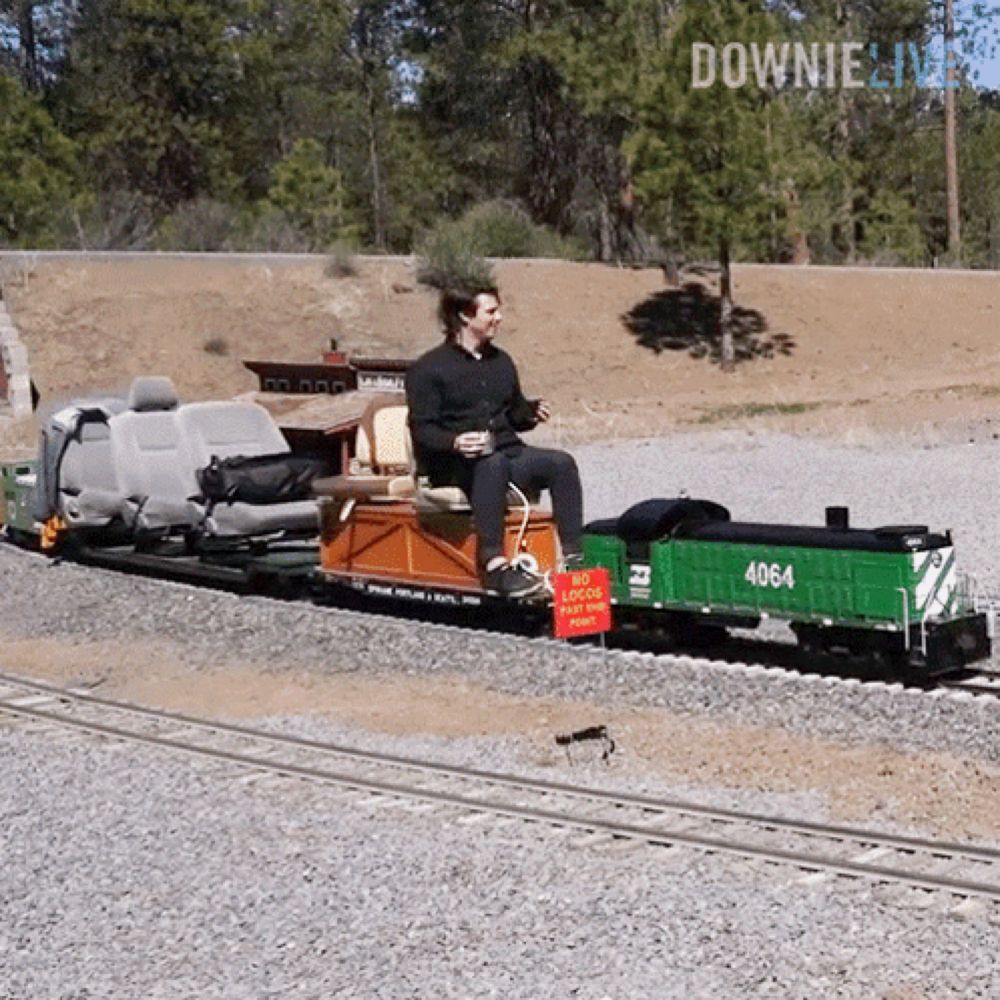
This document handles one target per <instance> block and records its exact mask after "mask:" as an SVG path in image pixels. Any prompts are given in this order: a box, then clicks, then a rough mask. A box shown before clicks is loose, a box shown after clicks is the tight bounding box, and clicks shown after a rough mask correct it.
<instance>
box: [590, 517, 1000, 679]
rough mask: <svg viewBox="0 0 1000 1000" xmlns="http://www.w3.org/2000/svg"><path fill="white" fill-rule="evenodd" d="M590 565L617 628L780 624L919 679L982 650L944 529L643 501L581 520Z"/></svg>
mask: <svg viewBox="0 0 1000 1000" xmlns="http://www.w3.org/2000/svg"><path fill="white" fill-rule="evenodd" d="M584 554H585V560H586V563H587V565H588V566H601V567H604V568H606V569H607V570H608V571H609V574H610V577H611V586H612V600H613V603H614V604H615V605H617V607H616V614H615V617H616V621H617V622H618V623H619V624H625V623H629V622H631V623H632V624H634V625H637V626H639V627H640V628H643V629H646V630H661V631H666V632H668V633H669V632H673V633H676V634H677V636H678V638H679V639H680V640H681V641H684V640H685V639H688V640H689V639H690V638H691V637H692V636H696V635H697V634H699V633H701V634H703V635H704V634H705V633H706V632H707V633H708V634H711V631H712V628H713V627H715V628H716V629H718V628H719V627H725V626H744V627H755V626H757V625H759V623H760V621H761V620H762V619H765V618H773V619H780V620H784V621H787V622H789V623H790V625H791V627H792V629H793V631H794V632H795V634H796V636H797V638H798V641H799V643H800V644H801V645H802V646H803V647H805V648H807V649H813V650H824V651H837V650H845V651H848V652H852V653H859V654H871V653H877V654H880V655H882V656H884V657H885V658H886V659H888V660H890V661H891V662H894V663H896V664H898V665H899V666H902V667H906V668H907V669H909V670H911V671H912V670H917V671H922V672H925V673H927V674H928V675H932V674H937V673H941V672H944V671H948V670H954V669H955V668H956V667H958V666H961V665H963V664H965V663H970V662H973V661H975V660H979V659H982V658H984V657H988V656H989V655H990V640H989V635H988V628H987V621H986V617H985V615H982V614H976V613H975V611H974V610H973V609H972V608H971V607H970V606H969V601H968V600H967V598H966V597H965V596H964V595H963V594H962V592H961V590H960V587H959V585H958V574H957V570H956V566H955V558H954V548H953V546H952V540H951V537H950V535H949V534H943V535H942V534H935V533H932V532H930V531H928V530H927V528H926V527H924V526H923V525H896V526H889V527H884V528H876V529H873V530H859V529H855V528H851V527H849V525H848V517H847V510H846V508H842V507H831V508H828V509H827V523H826V525H825V526H823V527H802V526H794V525H776V524H750V523H739V522H735V521H732V520H730V517H729V512H728V511H727V510H726V509H725V508H724V507H721V506H720V505H718V504H715V503H711V502H709V501H704V500H691V499H687V498H679V499H656V500H646V501H643V502H642V503H639V504H636V505H635V506H633V507H631V508H629V509H628V510H627V511H625V513H624V514H622V515H621V516H620V517H618V518H615V519H612V520H606V521H596V522H592V523H591V524H589V525H587V528H586V533H585V536H584Z"/></svg>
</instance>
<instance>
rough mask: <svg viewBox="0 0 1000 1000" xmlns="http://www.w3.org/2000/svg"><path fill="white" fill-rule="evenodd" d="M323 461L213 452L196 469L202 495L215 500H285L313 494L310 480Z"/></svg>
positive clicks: (265, 501) (282, 501)
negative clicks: (224, 455)
mask: <svg viewBox="0 0 1000 1000" xmlns="http://www.w3.org/2000/svg"><path fill="white" fill-rule="evenodd" d="M322 471H323V463H322V462H320V461H318V460H316V459H312V458H300V457H299V456H297V455H289V454H287V453H286V454H280V455H254V456H252V457H250V458H248V457H247V456H245V455H234V456H233V457H232V458H219V457H218V455H213V456H212V461H211V462H209V463H208V465H207V466H205V468H204V469H199V470H198V485H199V486H200V487H201V492H202V496H204V498H205V499H206V500H210V501H212V502H214V503H251V504H269V503H287V502H288V501H290V500H305V499H307V498H308V497H310V496H311V495H312V481H313V480H314V479H315V478H316V477H317V476H318V475H320V474H321V473H322Z"/></svg>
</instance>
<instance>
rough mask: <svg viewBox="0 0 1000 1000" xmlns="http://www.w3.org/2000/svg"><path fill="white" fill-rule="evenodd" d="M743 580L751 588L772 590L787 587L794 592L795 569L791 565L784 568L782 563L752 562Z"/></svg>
mask: <svg viewBox="0 0 1000 1000" xmlns="http://www.w3.org/2000/svg"><path fill="white" fill-rule="evenodd" d="M743 579H744V580H746V582H747V583H749V584H750V586H751V587H769V588H770V589H772V590H780V589H781V588H782V587H786V588H787V589H788V590H794V589H795V567H794V566H792V564H791V563H789V564H788V565H787V566H782V565H781V564H780V563H767V562H751V563H750V564H749V565H748V566H747V569H746V572H745V573H744V574H743Z"/></svg>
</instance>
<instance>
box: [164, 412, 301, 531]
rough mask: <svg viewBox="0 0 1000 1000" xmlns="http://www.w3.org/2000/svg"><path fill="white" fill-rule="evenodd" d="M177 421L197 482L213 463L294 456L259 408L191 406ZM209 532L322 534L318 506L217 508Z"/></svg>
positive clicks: (296, 503) (230, 505)
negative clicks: (200, 473) (198, 477)
mask: <svg viewBox="0 0 1000 1000" xmlns="http://www.w3.org/2000/svg"><path fill="white" fill-rule="evenodd" d="M176 419H177V423H178V426H179V428H180V431H181V436H182V438H183V439H184V442H185V449H186V452H185V453H186V455H187V457H188V461H189V463H190V465H189V471H190V475H191V477H192V478H194V479H196V478H197V470H199V469H203V468H205V467H206V466H207V465H208V464H209V462H211V461H212V459H213V457H218V458H221V459H224V458H232V457H235V456H237V455H242V456H245V457H247V458H252V457H255V456H259V455H284V454H287V455H291V449H290V448H289V446H288V442H287V441H286V440H285V437H284V435H283V434H282V433H281V431H280V430H279V429H278V426H277V425H276V424H275V422H274V419H273V418H272V417H271V415H270V414H269V413H268V412H267V410H265V409H264V408H263V407H262V406H258V405H257V404H256V403H244V402H237V401H230V402H208V403H188V404H186V405H185V406H182V407H181V408H180V409H179V410H178V411H177V413H176ZM205 530H206V532H207V533H208V534H210V535H216V536H220V537H233V536H243V535H264V534H272V533H275V532H281V531H288V532H294V533H302V532H310V533H311V532H315V531H318V530H319V506H318V504H317V502H316V501H315V500H293V501H288V502H283V503H272V504H248V503H240V502H222V503H216V504H215V505H214V506H212V507H211V508H210V509H209V510H208V512H207V517H206V520H205Z"/></svg>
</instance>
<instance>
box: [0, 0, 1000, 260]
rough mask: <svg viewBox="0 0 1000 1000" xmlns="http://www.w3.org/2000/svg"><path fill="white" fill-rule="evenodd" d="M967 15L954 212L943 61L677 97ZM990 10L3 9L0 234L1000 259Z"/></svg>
mask: <svg viewBox="0 0 1000 1000" xmlns="http://www.w3.org/2000/svg"><path fill="white" fill-rule="evenodd" d="M953 6H954V11H953V14H954V37H955V45H956V48H957V49H958V50H959V52H960V53H961V56H960V60H959V65H958V69H957V71H956V73H955V79H956V83H957V89H956V90H954V91H953V93H954V94H955V111H954V121H955V135H956V141H955V148H956V150H957V151H956V154H955V160H956V163H957V171H956V172H957V180H958V186H957V192H953V193H957V196H958V208H957V218H956V219H953V220H952V223H951V224H949V218H948V214H949V213H948V201H949V199H948V195H949V185H948V183H947V172H946V142H945V132H946V130H945V120H946V115H945V96H944V95H945V91H944V89H943V88H942V86H941V83H942V82H943V79H944V77H943V70H942V68H941V66H940V63H938V65H937V66H936V67H935V73H934V75H933V77H932V81H933V82H932V84H931V85H926V86H920V85H919V82H918V80H917V79H916V78H915V77H914V75H913V74H912V73H910V72H908V73H907V74H906V75H905V78H904V79H903V81H902V84H903V85H902V86H900V87H896V86H893V87H891V88H889V89H885V90H876V89H872V88H870V87H862V88H858V89H846V88H843V87H827V86H826V85H825V81H824V82H823V83H822V84H821V85H820V86H818V87H815V88H811V87H806V88H795V87H793V86H784V87H776V86H773V85H769V86H764V87H760V86H757V85H756V84H752V85H749V86H747V87H743V88H740V89H728V88H726V87H724V86H722V85H721V84H716V85H715V86H714V87H711V88H706V89H696V88H693V87H692V86H691V46H692V44H693V43H694V42H704V43H712V44H715V45H717V46H719V47H720V48H721V46H723V45H725V44H726V43H729V42H742V43H745V44H747V45H749V44H750V43H752V42H755V41H756V42H758V43H764V42H767V41H772V42H775V43H778V44H780V43H781V42H790V43H795V42H801V43H803V44H805V45H810V44H814V43H816V44H820V45H821V46H825V45H827V44H831V43H832V44H836V45H838V46H839V45H842V44H843V43H846V42H859V43H862V44H863V45H864V46H865V50H866V51H867V48H868V45H869V43H870V42H877V43H878V44H879V46H880V51H882V52H883V53H885V54H886V56H887V57H891V53H892V51H893V47H894V46H895V45H897V44H905V45H909V44H911V43H912V44H913V45H915V46H917V47H918V50H919V51H920V52H921V53H932V52H934V51H937V52H938V54H939V55H940V54H942V53H943V51H944V46H943V39H944V36H945V35H946V34H950V31H949V23H948V17H949V14H950V13H952V11H951V10H950V8H952V7H953ZM998 24H1000V8H998V7H997V5H995V4H991V3H980V2H971V0H964V2H963V0H954V3H953V2H952V0H879V2H875V0H718V2H711V3H709V2H706V0H455V2H445V0H48V2H34V0H0V245H4V246H7V247H24V248H28V247H30V248H53V247H62V248H71V249H158V250H259V251H314V252H328V251H332V250H333V251H338V252H344V253H348V252H350V251H353V250H361V249H363V250H367V251H370V252H396V253H410V252H418V253H422V254H424V255H426V256H427V257H430V258H434V257H435V256H436V258H438V259H440V258H442V257H444V258H447V257H448V256H449V254H450V255H452V256H455V255H461V254H463V253H474V254H482V255H489V256H556V257H566V258H571V259H584V260H588V259H590V260H604V261H613V260H617V261H636V262H652V263H660V264H663V263H668V262H670V261H694V260H699V259H715V258H716V257H717V256H718V253H719V247H720V241H722V242H723V243H724V245H725V251H726V252H727V253H729V252H731V253H732V256H733V258H734V259H736V260H743V261H761V262H784V261H795V262H799V263H804V262H809V261H811V262H816V263H855V262H857V263H872V264H902V265H915V266H921V265H938V266H949V265H950V266H956V265H961V266H966V267H977V268H998V267H1000V85H998V84H997V82H996V81H989V83H984V82H983V81H982V80H978V79H977V78H976V70H975V68H976V67H977V66H982V65H984V64H986V63H987V62H988V61H989V60H990V59H991V58H994V57H995V53H996V43H997V29H998ZM881 75H882V77H883V78H887V79H892V78H893V70H892V67H891V66H887V67H883V68H882V74H881ZM862 76H863V77H864V78H867V76H868V73H867V71H866V72H863V73H862Z"/></svg>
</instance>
